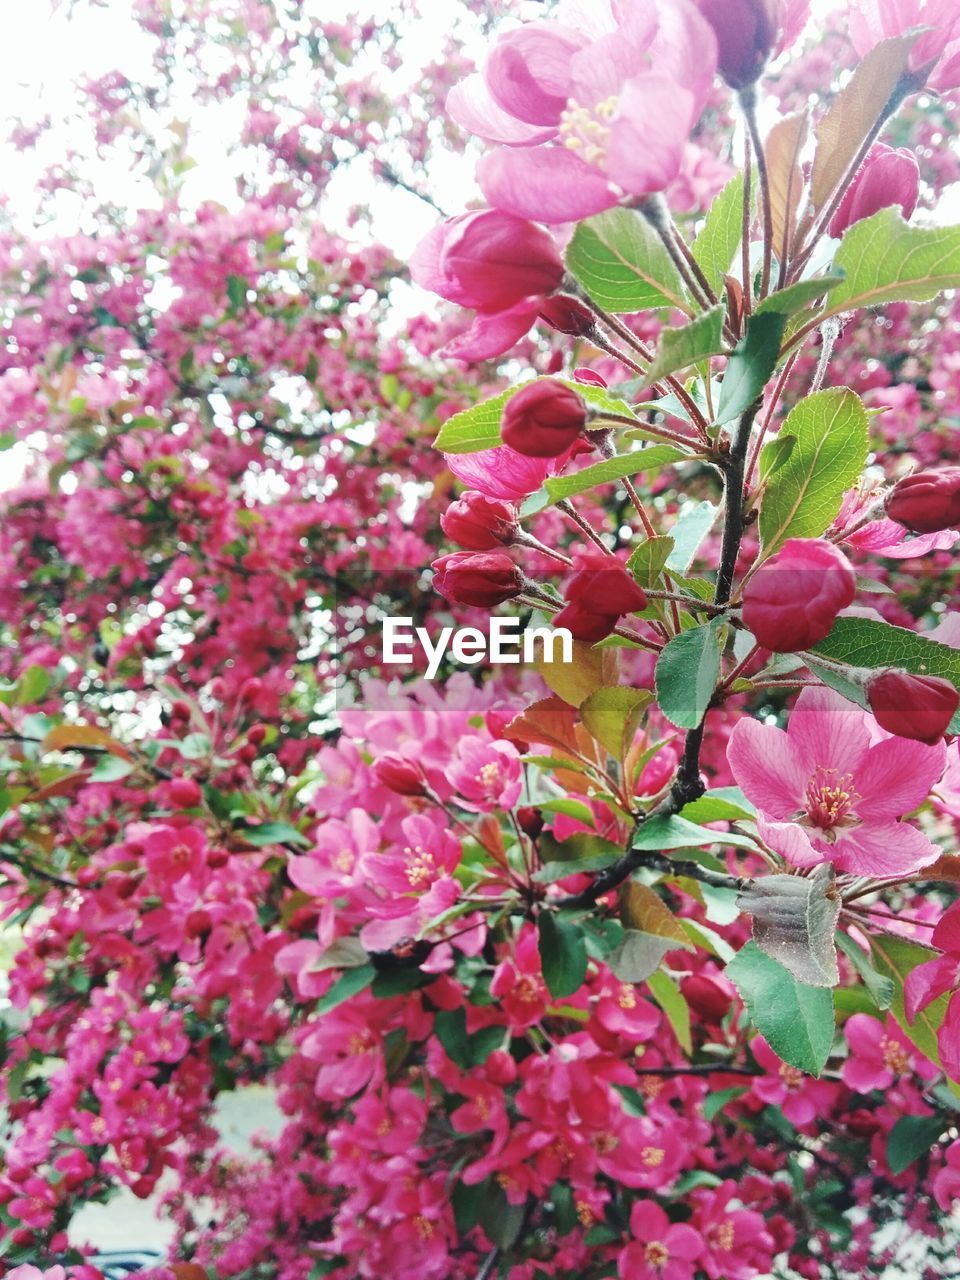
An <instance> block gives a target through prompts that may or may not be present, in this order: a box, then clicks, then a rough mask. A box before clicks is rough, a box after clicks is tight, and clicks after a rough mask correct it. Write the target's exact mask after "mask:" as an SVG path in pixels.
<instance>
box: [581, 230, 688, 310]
mask: <svg viewBox="0 0 960 1280" xmlns="http://www.w3.org/2000/svg"><path fill="white" fill-rule="evenodd" d="M567 267H568V269H569V270H570V272H571V274H572V275H573V276H574V277H575V278H576V279H577V281H578V282H579V283H580V284H581V285H582V286H583V287H584V289H586V291H587V293H589V295H590V297H591V298H593V300H594V302H596V303H598V304H599V306H601V307H603V308H604V310H606V311H613V312H620V313H625V312H632V311H645V310H647V309H648V308H650V307H676V308H677V310H678V311H684V312H686V313H687V314H689V310H690V309H689V304H688V302H687V299H686V296H685V294H684V289H683V284H682V283H681V280H680V275H679V273H678V271H677V268H676V267H675V266H674V264H673V261H672V259H671V257H670V255H669V253H667V250H666V249H665V248H664V246H663V243H662V242H661V240H660V237H659V236H658V235H657V233H656V231H654V229H653V228H652V227H651V226H650V224H649V223H648V222H647V220H646V218H644V217H643V216H642V215H641V214H639V213H635V212H634V211H633V210H632V209H623V208H616V209H608V210H607V212H606V213H601V214H598V215H597V216H596V217H595V218H588V219H587V220H586V222H581V223H579V224H578V226H577V229H576V231H575V232H574V234H573V239H572V240H571V241H570V244H569V246H568V248H567Z"/></svg>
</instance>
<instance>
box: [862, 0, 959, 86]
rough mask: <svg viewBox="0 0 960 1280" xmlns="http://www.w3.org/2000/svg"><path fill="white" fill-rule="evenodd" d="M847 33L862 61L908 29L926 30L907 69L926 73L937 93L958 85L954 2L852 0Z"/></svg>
mask: <svg viewBox="0 0 960 1280" xmlns="http://www.w3.org/2000/svg"><path fill="white" fill-rule="evenodd" d="M847 21H848V26H847V30H848V31H849V33H850V39H851V41H852V42H853V47H854V48H855V49H856V51H857V53H858V54H859V55H860V57H861V58H862V57H863V56H864V55H865V54H867V53H869V52H870V50H871V49H872V48H873V47H874V46H875V45H877V44H879V43H880V41H881V40H888V39H890V37H891V36H899V35H902V34H903V33H904V32H905V31H908V30H909V29H910V28H911V27H929V28H930V30H929V31H926V32H924V34H923V35H921V36H920V38H919V40H917V42H916V44H915V45H914V46H913V49H912V51H911V53H910V61H909V63H908V66H909V69H910V71H912V72H915V73H916V72H920V71H926V83H927V84H928V85H929V86H930V87H931V88H932V89H936V90H938V91H939V92H941V93H942V92H944V91H945V90H947V89H955V88H956V87H957V85H958V84H960V12H958V10H957V6H956V0H855V3H854V4H853V5H852V7H851V9H850V13H849V14H848V19H847Z"/></svg>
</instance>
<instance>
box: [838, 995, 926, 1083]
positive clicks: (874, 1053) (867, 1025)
mask: <svg viewBox="0 0 960 1280" xmlns="http://www.w3.org/2000/svg"><path fill="white" fill-rule="evenodd" d="M843 1030H844V1035H845V1036H846V1040H847V1044H848V1045H849V1046H850V1055H849V1057H848V1058H847V1059H846V1061H845V1062H844V1064H843V1073H842V1074H843V1082H844V1084H846V1085H847V1086H848V1087H849V1088H851V1089H856V1091H857V1092H858V1093H869V1092H870V1090H871V1089H888V1088H889V1087H890V1085H892V1084H893V1082H894V1080H896V1079H897V1078H898V1076H901V1075H903V1074H904V1073H905V1072H908V1071H911V1070H918V1069H919V1070H920V1071H921V1073H922V1074H930V1075H935V1074H936V1069H935V1068H934V1069H933V1071H932V1072H930V1070H929V1068H930V1064H928V1063H927V1062H926V1059H925V1058H923V1056H922V1055H921V1054H920V1053H919V1051H918V1050H916V1049H915V1048H914V1047H913V1046H912V1045H911V1044H910V1042H909V1040H907V1038H906V1036H905V1035H904V1034H903V1032H902V1031H901V1030H900V1028H899V1027H898V1026H897V1024H896V1023H895V1022H894V1021H893V1019H892V1018H890V1017H888V1018H887V1020H886V1022H885V1023H884V1022H880V1021H879V1020H878V1019H877V1018H872V1017H871V1016H870V1014H869V1013H855V1014H853V1016H852V1017H850V1018H848V1019H847V1021H846V1022H845V1023H844V1028H843ZM925 1068H926V1069H925Z"/></svg>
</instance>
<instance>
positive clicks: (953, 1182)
mask: <svg viewBox="0 0 960 1280" xmlns="http://www.w3.org/2000/svg"><path fill="white" fill-rule="evenodd" d="M943 1159H944V1164H943V1168H941V1169H938V1170H937V1173H936V1176H935V1177H934V1179H933V1195H934V1199H935V1200H936V1202H937V1204H938V1205H939V1206H940V1208H941V1209H942V1210H943V1211H944V1213H948V1212H949V1211H950V1209H951V1208H952V1207H953V1202H954V1200H956V1199H957V1198H958V1196H960V1140H958V1141H956V1142H951V1143H950V1145H949V1147H947V1149H946V1151H945V1152H944V1155H943Z"/></svg>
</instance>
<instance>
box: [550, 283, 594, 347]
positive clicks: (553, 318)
mask: <svg viewBox="0 0 960 1280" xmlns="http://www.w3.org/2000/svg"><path fill="white" fill-rule="evenodd" d="M540 319H541V320H544V321H546V323H547V324H548V325H549V326H550V328H551V329H556V330H557V332H558V333H569V334H570V335H571V337H574V338H586V337H589V335H590V334H591V333H593V331H594V329H595V328H596V320H595V319H594V316H593V312H592V311H590V309H589V308H588V307H585V306H584V305H583V303H582V302H581V301H580V300H579V299H578V298H571V296H570V295H569V294H568V293H558V294H555V295H554V296H553V297H552V298H545V299H544V301H543V303H542V305H541V307H540Z"/></svg>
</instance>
